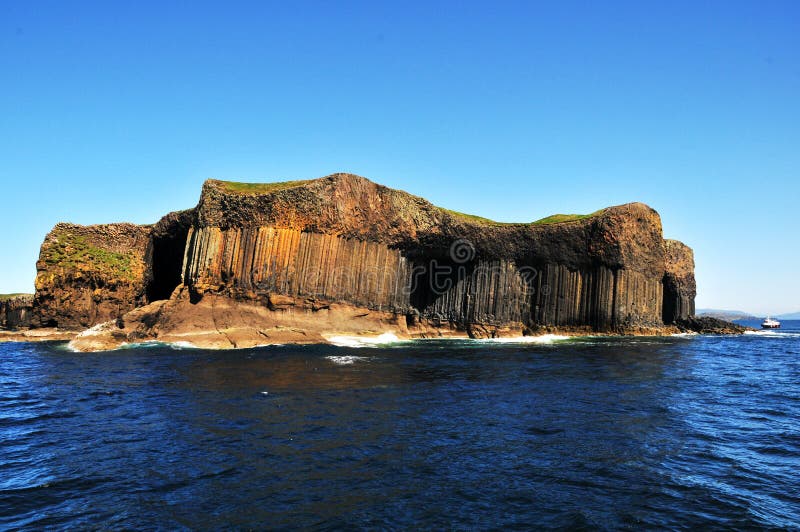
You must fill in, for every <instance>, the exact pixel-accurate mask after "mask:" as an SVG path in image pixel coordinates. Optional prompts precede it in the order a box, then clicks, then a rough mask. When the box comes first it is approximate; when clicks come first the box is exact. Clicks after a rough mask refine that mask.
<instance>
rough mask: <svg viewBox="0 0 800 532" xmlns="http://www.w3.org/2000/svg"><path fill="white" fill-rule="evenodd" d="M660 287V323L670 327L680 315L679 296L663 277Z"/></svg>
mask: <svg viewBox="0 0 800 532" xmlns="http://www.w3.org/2000/svg"><path fill="white" fill-rule="evenodd" d="M662 285H663V287H664V291H663V298H662V300H661V321H663V322H664V324H665V325H672V324H673V323H675V320H676V318H678V317H679V314H680V309H679V308H678V305H679V301H680V296H679V295H678V293H677V290H675V287H674V286H673V284H672V283H670V282H669V279H668V278H667V277H666V276H664V279H663V281H662Z"/></svg>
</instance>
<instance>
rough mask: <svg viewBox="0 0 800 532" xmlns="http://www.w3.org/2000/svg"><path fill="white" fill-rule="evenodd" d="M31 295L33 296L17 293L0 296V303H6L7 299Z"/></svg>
mask: <svg viewBox="0 0 800 532" xmlns="http://www.w3.org/2000/svg"><path fill="white" fill-rule="evenodd" d="M31 295H33V294H23V293H18V294H0V301H8V300H9V299H14V298H15V297H20V296H31Z"/></svg>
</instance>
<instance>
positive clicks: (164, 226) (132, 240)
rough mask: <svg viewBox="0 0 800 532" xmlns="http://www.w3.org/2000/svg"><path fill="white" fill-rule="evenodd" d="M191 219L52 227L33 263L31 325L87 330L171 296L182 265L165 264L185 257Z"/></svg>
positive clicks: (189, 214)
mask: <svg viewBox="0 0 800 532" xmlns="http://www.w3.org/2000/svg"><path fill="white" fill-rule="evenodd" d="M193 219H194V218H193V211H182V212H177V213H171V214H168V215H167V216H165V217H164V218H162V219H161V220H160V221H159V222H158V223H156V224H155V225H152V226H151V225H144V226H142V225H134V224H127V223H120V224H106V225H91V226H80V225H74V224H65V223H61V224H58V225H56V226H55V227H54V228H53V230H52V231H50V233H48V235H47V236H46V237H45V240H44V243H43V244H42V248H41V251H40V253H39V261H38V262H37V263H36V269H37V275H36V296H35V299H34V317H33V322H34V324H35V325H37V326H40V327H59V328H63V329H76V330H77V329H85V328H87V327H91V326H93V325H96V324H98V323H102V322H105V321H108V320H113V319H116V318H118V317H119V316H122V315H123V314H125V313H126V312H128V311H130V310H133V309H134V308H136V307H139V306H142V305H144V304H147V303H148V302H149V301H151V300H153V299H155V298H159V299H164V298H167V297H169V295H170V293H171V292H172V290H173V289H174V288H175V286H177V284H179V283H180V266H178V267H177V268H170V267H169V265H170V264H172V263H173V262H174V261H175V260H176V259H175V257H181V256H182V255H183V247H184V246H185V243H186V234H187V232H188V229H189V226H190V225H191V223H192V221H193ZM170 282H174V284H173V285H172V286H171V287H169V288H165V285H169V283H170ZM165 293H166V295H164V294H165Z"/></svg>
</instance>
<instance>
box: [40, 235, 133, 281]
mask: <svg viewBox="0 0 800 532" xmlns="http://www.w3.org/2000/svg"><path fill="white" fill-rule="evenodd" d="M42 259H43V260H44V262H45V263H47V264H48V265H49V266H60V267H63V268H66V269H73V268H75V269H80V268H83V269H90V270H94V271H97V272H100V273H103V274H106V275H109V276H111V277H115V278H122V279H129V280H135V278H136V275H135V272H134V261H133V258H132V257H131V256H130V255H126V254H125V253H117V252H115V251H110V250H108V249H104V248H100V247H97V246H94V245H92V244H91V243H90V242H89V240H88V239H87V238H86V237H85V236H83V235H75V234H72V233H63V234H60V235H58V237H57V240H56V242H54V243H53V244H52V245H51V246H49V247H47V248H45V249H44V252H43V254H42Z"/></svg>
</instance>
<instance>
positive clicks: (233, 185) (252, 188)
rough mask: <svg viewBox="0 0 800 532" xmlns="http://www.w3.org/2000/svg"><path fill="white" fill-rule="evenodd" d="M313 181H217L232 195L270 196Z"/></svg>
mask: <svg viewBox="0 0 800 532" xmlns="http://www.w3.org/2000/svg"><path fill="white" fill-rule="evenodd" d="M310 181H312V180H310V179H300V180H297V181H281V182H278V183H238V182H236V181H217V180H215V183H217V184H218V185H219V187H220V188H221V189H222V190H223V191H225V192H229V193H231V194H268V193H270V192H277V191H278V190H284V189H287V188H293V187H298V186H301V185H304V184H306V183H308V182H310Z"/></svg>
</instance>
